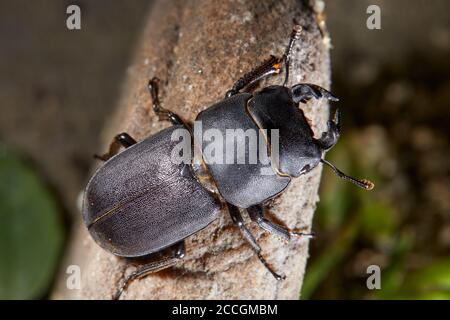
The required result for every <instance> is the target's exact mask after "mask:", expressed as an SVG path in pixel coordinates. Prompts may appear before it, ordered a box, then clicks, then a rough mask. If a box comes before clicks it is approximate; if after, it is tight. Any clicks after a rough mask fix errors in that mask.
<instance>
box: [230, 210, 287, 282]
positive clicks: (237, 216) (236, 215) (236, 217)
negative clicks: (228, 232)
mask: <svg viewBox="0 0 450 320" xmlns="http://www.w3.org/2000/svg"><path fill="white" fill-rule="evenodd" d="M228 210H229V212H230V216H231V219H232V220H233V223H234V224H235V225H237V226H238V227H239V230H240V231H241V233H242V235H243V236H244V239H245V240H247V242H248V243H249V244H250V246H251V248H252V249H253V251H254V252H255V253H256V255H257V256H258V259H259V260H260V261H261V262H262V264H263V265H264V267H266V269H267V270H268V271H269V272H270V273H271V274H272V275H273V276H274V277H275V279H277V280H283V279H285V278H286V277H285V276H281V275H279V274H278V273H276V272H275V271H274V270H273V269H272V267H271V266H270V265H269V263H268V262H267V261H266V259H264V257H263V256H262V254H261V251H262V250H261V247H260V246H259V244H258V242H257V241H256V239H255V237H254V236H253V235H252V234H251V232H250V231H249V230H248V229H247V227H246V226H245V224H244V220H243V219H242V216H241V213H240V212H239V209H238V208H237V207H236V206H233V205H232V204H228Z"/></svg>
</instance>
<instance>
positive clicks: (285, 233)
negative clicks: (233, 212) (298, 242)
mask: <svg viewBox="0 0 450 320" xmlns="http://www.w3.org/2000/svg"><path fill="white" fill-rule="evenodd" d="M247 212H248V215H249V216H250V219H251V220H252V221H254V222H256V223H257V224H258V226H259V227H261V228H262V229H264V230H266V231H267V232H269V233H272V234H274V235H276V236H278V237H280V238H281V239H283V240H286V241H290V240H291V239H292V237H293V236H298V237H307V238H313V237H314V236H315V234H314V233H305V232H300V231H296V230H292V229H289V228H286V227H284V226H282V225H279V224H277V223H274V222H272V221H270V220H268V219H267V218H266V217H264V208H263V206H262V205H260V204H257V205H254V206H251V207H249V208H247Z"/></svg>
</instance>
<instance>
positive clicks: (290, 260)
mask: <svg viewBox="0 0 450 320" xmlns="http://www.w3.org/2000/svg"><path fill="white" fill-rule="evenodd" d="M294 18H295V20H296V21H297V23H299V24H301V25H302V26H303V27H304V32H303V33H302V35H301V38H300V41H299V42H298V44H297V45H296V47H295V52H296V53H295V55H294V58H293V62H292V65H291V66H292V67H291V80H290V82H291V84H292V83H298V82H311V83H315V84H318V85H321V86H324V87H325V88H329V86H330V81H329V75H330V69H329V55H328V54H329V53H328V47H327V44H326V42H324V41H323V39H322V36H321V33H320V31H319V29H318V27H317V24H316V21H315V19H314V15H313V13H312V12H311V11H310V9H309V7H308V6H306V5H304V4H303V2H302V1H295V0H283V1H279V0H270V1H259V0H246V1H233V0H224V1H221V2H220V5H217V2H214V1H207V0H196V1H157V2H156V3H155V4H154V7H153V9H152V10H151V12H150V14H149V18H148V23H147V25H146V26H145V30H144V32H143V34H142V37H141V40H140V42H139V44H138V47H137V50H136V55H135V57H134V62H133V63H132V65H131V66H130V68H129V69H128V72H127V81H126V83H125V84H124V87H123V94H122V97H121V99H120V101H119V103H118V106H117V111H116V112H115V116H114V118H113V119H112V120H111V123H110V126H109V127H108V128H107V130H105V132H104V135H103V140H104V146H103V148H105V149H106V145H107V144H108V143H109V141H110V140H111V137H112V136H114V134H116V133H118V132H122V131H126V132H128V133H130V134H131V135H132V136H134V137H135V138H136V139H138V140H139V139H142V138H144V137H146V136H148V135H149V134H152V133H155V132H157V131H158V130H160V129H162V128H164V127H167V126H168V125H169V123H168V122H159V121H158V119H157V118H156V117H155V116H154V114H153V113H152V112H151V111H150V110H151V104H150V99H149V96H148V92H147V82H148V79H149V78H151V77H153V76H158V77H159V78H161V79H162V80H163V83H162V85H161V92H160V94H161V100H162V102H163V104H164V106H165V107H167V108H169V109H171V110H174V111H176V112H177V113H178V114H180V115H181V116H182V117H183V118H184V119H187V120H193V119H194V118H195V115H196V114H197V113H198V112H199V111H201V110H203V109H205V108H206V107H208V106H209V105H211V104H213V103H214V102H217V101H219V100H220V99H221V98H222V97H223V96H224V93H225V92H226V91H227V89H229V88H230V87H231V86H232V84H233V82H234V81H235V80H236V79H238V78H239V77H240V76H242V75H243V73H245V72H247V71H249V70H250V69H251V67H252V66H255V64H257V63H259V62H262V61H263V60H264V59H266V58H267V57H268V56H269V55H270V54H274V55H281V54H282V53H283V50H284V47H285V45H286V43H287V41H288V36H289V34H290V30H291V28H292V21H293V19H294ZM282 81H283V78H282V77H272V78H271V79H270V80H269V81H268V82H270V83H281V82H282ZM302 108H303V109H304V110H305V113H306V115H307V116H308V117H309V118H310V119H311V120H312V122H313V127H314V131H315V133H316V136H318V135H319V134H320V133H321V132H322V131H323V130H324V129H325V124H326V120H327V119H328V108H327V104H326V103H325V102H324V101H311V102H309V103H308V104H307V105H304V106H302ZM112 111H113V109H112ZM320 173H321V168H316V169H314V170H313V171H312V172H311V173H309V174H308V175H306V176H303V177H300V178H299V179H296V180H295V181H293V183H292V184H291V185H290V187H289V188H288V189H287V191H286V192H285V193H284V194H283V195H281V196H280V197H279V198H277V199H276V200H275V201H274V203H273V206H272V208H271V212H272V213H273V216H274V217H275V219H276V220H278V221H283V222H284V224H285V225H287V226H289V227H291V228H294V227H297V228H306V229H309V228H310V226H311V223H312V217H313V212H314V210H315V207H316V202H317V201H318V195H317V191H318V186H319V181H320ZM247 225H248V226H249V227H250V230H251V231H252V232H253V233H254V234H255V236H257V237H258V240H259V242H260V244H261V246H262V248H263V254H264V255H265V256H266V257H267V260H268V261H269V262H270V263H271V264H272V265H273V266H274V268H275V269H276V270H278V271H279V272H280V273H283V274H285V275H286V276H287V278H286V280H284V281H280V282H278V281H276V280H275V279H273V278H272V276H271V275H270V274H269V273H268V272H267V271H266V270H265V269H264V267H263V266H262V264H261V263H260V262H259V260H258V259H257V257H256V256H254V255H253V253H252V251H251V249H250V247H249V246H248V245H247V244H246V243H245V241H244V240H243V238H242V237H241V235H240V232H239V230H238V229H237V228H235V227H234V226H233V225H232V222H231V219H230V218H229V216H228V214H227V213H226V212H224V213H223V215H222V216H221V218H220V219H218V220H217V221H216V222H214V223H212V224H211V225H210V226H208V227H207V228H206V229H204V230H202V231H201V232H200V233H198V234H196V235H194V236H191V237H190V238H188V239H187V243H186V245H187V257H186V261H185V262H184V263H183V264H181V265H179V266H178V267H176V268H172V269H169V270H165V271H163V272H161V273H158V274H153V275H149V276H147V277H145V278H143V279H140V280H136V281H134V282H133V283H132V284H131V285H130V287H129V288H128V290H127V291H126V292H125V293H124V294H123V295H122V298H123V299H297V298H298V297H299V292H300V288H301V283H302V280H303V275H304V270H305V266H306V261H307V258H308V240H304V239H295V240H294V241H292V242H291V243H290V244H285V243H283V242H280V241H279V240H278V239H277V238H275V237H273V236H270V235H268V234H267V233H265V232H262V231H261V230H259V229H258V228H257V227H256V226H255V225H254V224H253V223H250V222H249V221H248V219H247ZM74 230H75V232H74V236H73V239H72V245H71V248H70V250H69V254H68V256H67V257H66V259H65V263H64V265H65V266H67V265H70V264H77V265H79V266H80V267H81V271H82V289H81V290H67V289H66V286H65V284H66V276H67V275H65V274H64V273H62V275H61V278H60V281H59V283H58V284H57V286H56V289H55V292H54V294H53V297H54V298H56V299H110V298H111V297H112V296H113V294H114V293H115V291H116V289H117V288H118V285H119V283H120V282H121V279H122V277H123V272H124V270H125V271H126V273H129V272H131V271H133V270H134V267H133V266H132V265H130V264H126V261H125V260H124V259H120V258H117V257H115V256H113V255H111V254H109V253H108V252H105V251H103V250H102V249H101V248H100V247H98V246H97V245H96V244H95V243H94V242H93V240H92V239H91V238H90V236H89V235H88V233H87V231H86V229H85V227H84V225H81V221H80V223H79V225H78V226H76V227H75V228H74ZM62 269H63V271H64V270H65V268H64V266H63V268H62Z"/></svg>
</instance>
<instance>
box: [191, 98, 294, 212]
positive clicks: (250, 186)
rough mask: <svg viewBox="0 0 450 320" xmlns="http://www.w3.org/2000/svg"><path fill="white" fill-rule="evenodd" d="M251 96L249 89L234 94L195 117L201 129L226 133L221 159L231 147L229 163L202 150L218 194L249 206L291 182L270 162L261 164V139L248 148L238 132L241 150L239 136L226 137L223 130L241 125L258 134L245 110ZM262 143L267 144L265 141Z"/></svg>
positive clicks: (265, 198) (244, 206)
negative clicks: (252, 158) (240, 147)
mask: <svg viewBox="0 0 450 320" xmlns="http://www.w3.org/2000/svg"><path fill="white" fill-rule="evenodd" d="M251 98H252V95H251V94H249V93H239V94H236V95H234V96H231V97H230V98H227V99H225V100H223V101H221V102H219V103H217V104H215V105H213V106H211V107H210V108H208V109H206V110H204V111H202V112H200V113H199V114H198V116H197V119H196V121H201V123H202V128H203V130H204V131H205V130H208V129H216V130H219V131H220V132H221V134H222V136H223V137H226V145H228V147H229V148H227V146H225V147H224V148H223V153H224V154H223V157H222V159H224V162H225V160H226V158H227V157H229V156H230V155H229V154H228V151H229V150H233V151H234V154H233V155H234V157H233V158H232V161H231V163H212V161H211V160H212V159H211V158H210V156H209V154H208V152H204V153H203V158H204V161H205V163H206V164H207V166H208V170H209V172H210V173H211V175H212V177H213V178H214V181H215V182H216V186H217V188H218V190H219V192H220V194H221V195H222V196H223V197H224V199H225V200H226V201H227V202H229V203H231V204H233V205H235V206H237V207H239V208H248V207H250V206H252V205H255V204H259V203H262V202H264V201H265V200H267V199H270V198H272V197H274V196H276V195H277V194H279V193H280V192H282V191H283V190H284V189H285V188H286V187H287V186H288V184H289V182H290V178H289V177H285V176H280V175H278V174H276V172H275V171H273V169H272V164H271V163H270V162H269V163H268V164H264V163H263V162H262V161H260V160H261V157H260V152H259V151H260V150H259V148H260V147H261V145H260V143H259V142H260V141H258V143H257V145H256V146H253V147H256V148H257V150H254V148H253V150H250V149H252V148H251V147H250V146H249V139H248V138H247V137H245V136H244V137H242V135H241V138H245V142H244V143H245V151H244V152H243V153H241V154H240V153H239V152H238V148H237V143H238V139H237V138H236V139H228V138H229V136H227V134H226V130H230V129H231V130H235V129H241V130H243V131H244V132H245V131H247V130H250V132H251V131H253V133H255V135H256V137H258V133H259V128H258V126H257V125H256V123H255V122H254V121H253V120H252V118H251V117H250V115H249V114H248V113H247V103H248V101H249V100H250V99H251ZM230 144H231V145H230ZM206 147H207V144H205V143H203V145H202V150H203V151H205V149H206ZM263 147H264V148H267V143H266V142H265V141H263ZM250 152H252V153H253V155H256V156H257V161H256V163H250V161H249V160H250V154H249V153H250ZM239 160H240V161H239ZM239 162H244V163H242V164H240V163H239ZM267 170H271V171H272V172H270V173H271V174H267Z"/></svg>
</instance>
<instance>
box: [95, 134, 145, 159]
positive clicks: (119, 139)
mask: <svg viewBox="0 0 450 320" xmlns="http://www.w3.org/2000/svg"><path fill="white" fill-rule="evenodd" d="M135 143H136V140H134V139H133V138H132V137H131V136H130V135H129V134H128V133H126V132H122V133H120V134H118V135H116V136H115V137H114V139H113V141H112V142H111V144H110V145H109V151H108V152H107V153H105V154H103V155H98V154H95V155H94V158H95V159H98V160H102V161H108V160H109V159H110V158H112V157H113V156H115V155H116V154H117V153H119V150H120V147H121V146H122V147H124V148H128V147H130V146H132V145H133V144H135Z"/></svg>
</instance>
